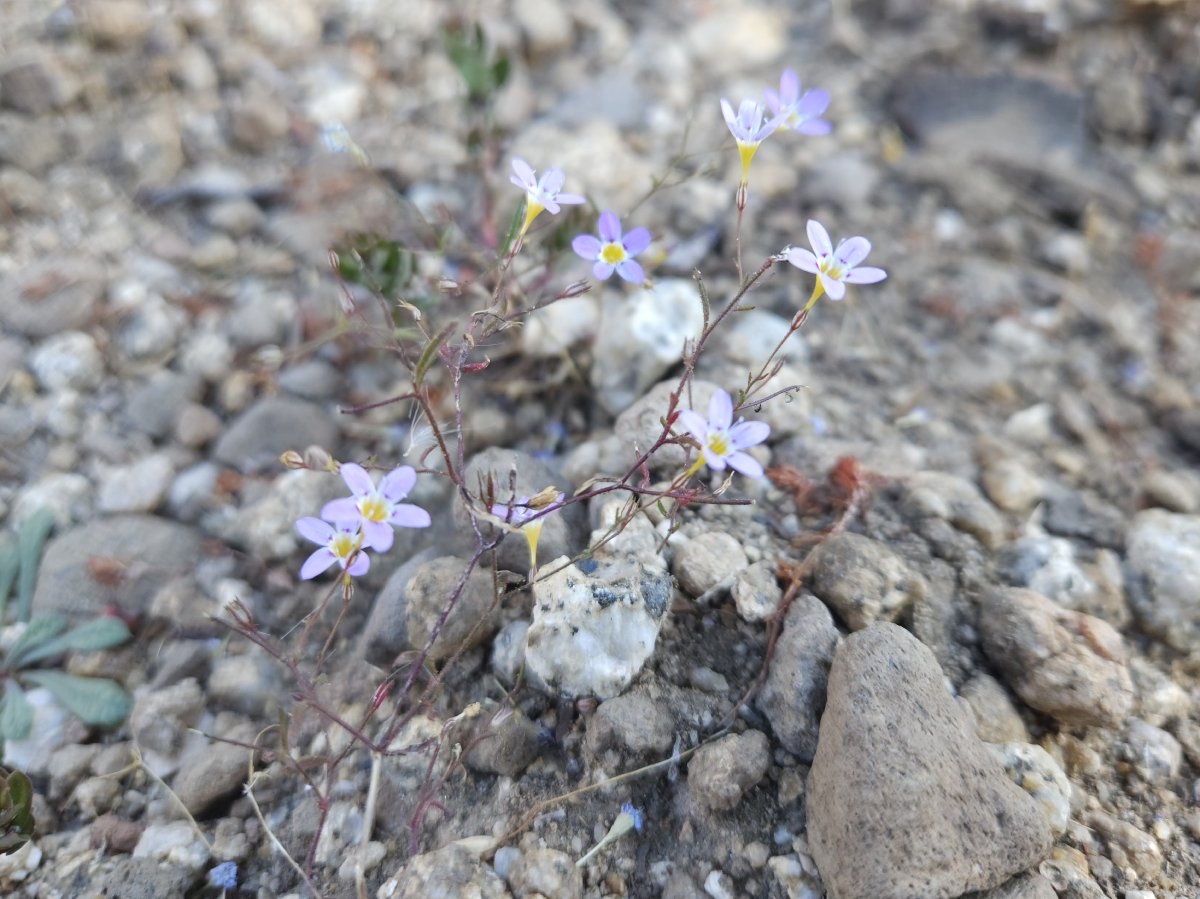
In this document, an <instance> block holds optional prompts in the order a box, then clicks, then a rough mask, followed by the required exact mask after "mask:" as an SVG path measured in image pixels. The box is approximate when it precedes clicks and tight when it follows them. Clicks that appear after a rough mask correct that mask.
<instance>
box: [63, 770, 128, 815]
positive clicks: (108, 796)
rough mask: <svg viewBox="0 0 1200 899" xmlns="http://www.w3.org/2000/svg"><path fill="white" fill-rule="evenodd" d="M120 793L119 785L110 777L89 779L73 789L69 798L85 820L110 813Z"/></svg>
mask: <svg viewBox="0 0 1200 899" xmlns="http://www.w3.org/2000/svg"><path fill="white" fill-rule="evenodd" d="M120 792H121V785H120V784H119V783H117V781H116V780H115V779H113V778H111V777H89V778H88V779H87V780H84V781H82V782H81V783H80V784H79V786H77V787H76V788H75V792H74V793H73V794H72V796H71V798H72V799H74V800H75V804H76V805H77V806H78V807H79V814H80V815H82V816H83V817H84V818H85V819H94V818H97V817H99V816H100V815H103V814H104V813H105V812H108V811H111V810H112V808H113V807H114V805H115V804H116V801H117V795H118V794H119V793H120Z"/></svg>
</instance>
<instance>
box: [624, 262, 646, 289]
mask: <svg viewBox="0 0 1200 899" xmlns="http://www.w3.org/2000/svg"><path fill="white" fill-rule="evenodd" d="M617 274H618V275H619V276H620V277H621V280H622V281H628V282H629V283H630V284H642V283H644V282H645V280H646V273H645V272H643V271H642V267H641V266H640V265H638V264H637V263H636V262H634V261H633V260H632V259H624V260H622V261H621V262H618V263H617Z"/></svg>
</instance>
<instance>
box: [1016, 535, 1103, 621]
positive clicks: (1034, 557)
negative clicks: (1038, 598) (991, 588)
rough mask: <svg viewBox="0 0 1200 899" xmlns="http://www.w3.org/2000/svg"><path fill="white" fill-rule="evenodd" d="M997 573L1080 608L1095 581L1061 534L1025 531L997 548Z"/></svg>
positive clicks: (1091, 595)
mask: <svg viewBox="0 0 1200 899" xmlns="http://www.w3.org/2000/svg"><path fill="white" fill-rule="evenodd" d="M997 563H998V565H997V567H998V568H999V571H1000V575H1001V576H1002V577H1003V578H1004V580H1005V581H1007V582H1008V583H1009V584H1011V585H1012V586H1014V587H1028V588H1029V589H1031V590H1036V591H1037V592H1038V593H1041V594H1042V595H1043V596H1045V597H1046V598H1047V599H1050V600H1052V601H1053V602H1055V603H1057V604H1058V605H1060V606H1062V607H1063V608H1065V609H1082V608H1085V607H1086V606H1087V605H1088V603H1089V602H1090V601H1091V600H1092V599H1093V598H1094V597H1095V595H1096V590H1097V588H1096V585H1095V583H1093V581H1092V579H1091V578H1089V577H1088V576H1087V574H1086V573H1084V571H1083V569H1082V568H1081V567H1080V565H1079V563H1078V562H1077V561H1076V560H1075V546H1074V544H1072V543H1071V541H1070V540H1066V539H1064V538H1062V537H1051V536H1049V535H1048V534H1041V533H1037V534H1029V535H1027V536H1025V537H1021V538H1020V539H1018V540H1014V541H1013V542H1012V543H1009V544H1008V545H1006V546H1005V547H1004V548H1003V549H1001V550H1000V552H999V554H998V558H997Z"/></svg>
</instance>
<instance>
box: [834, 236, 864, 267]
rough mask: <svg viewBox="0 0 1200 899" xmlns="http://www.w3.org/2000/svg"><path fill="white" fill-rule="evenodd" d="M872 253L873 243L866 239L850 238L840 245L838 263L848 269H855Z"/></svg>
mask: <svg viewBox="0 0 1200 899" xmlns="http://www.w3.org/2000/svg"><path fill="white" fill-rule="evenodd" d="M870 252H871V241H869V240H867V239H866V238H865V237H848V238H846V239H845V240H843V241H842V242H841V243H839V244H838V247H837V252H836V253H834V255H835V256H837V258H838V261H840V262H841V263H842V265H843V266H844V267H846V268H854V266H856V265H858V264H859V263H860V262H862V261H863V260H864V259H866V258H867V254H868V253H870Z"/></svg>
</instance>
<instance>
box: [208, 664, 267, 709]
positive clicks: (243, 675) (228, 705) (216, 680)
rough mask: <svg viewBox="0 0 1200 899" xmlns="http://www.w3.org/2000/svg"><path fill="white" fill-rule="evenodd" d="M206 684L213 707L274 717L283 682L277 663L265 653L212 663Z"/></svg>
mask: <svg viewBox="0 0 1200 899" xmlns="http://www.w3.org/2000/svg"><path fill="white" fill-rule="evenodd" d="M205 687H206V689H207V691H208V695H209V697H210V699H211V700H212V705H213V707H215V708H225V709H232V710H234V711H236V712H242V713H243V714H246V715H252V716H256V717H263V716H266V717H269V718H273V717H275V714H274V713H275V711H276V709H277V708H278V705H279V697H280V695H281V693H282V688H283V683H282V679H281V675H280V667H279V665H278V664H276V663H275V662H273V661H272V660H270V659H268V658H266V657H265V656H262V655H260V654H253V655H231V656H224V657H222V658H220V659H218V660H217V661H216V662H214V663H213V666H212V671H211V672H210V674H209V676H208V682H207V684H206V685H205Z"/></svg>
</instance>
